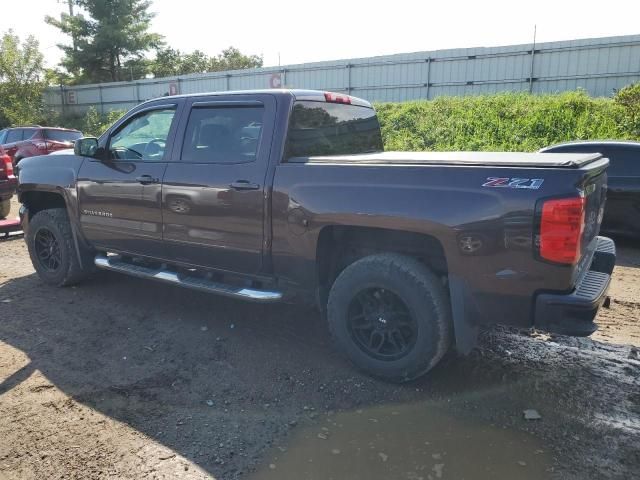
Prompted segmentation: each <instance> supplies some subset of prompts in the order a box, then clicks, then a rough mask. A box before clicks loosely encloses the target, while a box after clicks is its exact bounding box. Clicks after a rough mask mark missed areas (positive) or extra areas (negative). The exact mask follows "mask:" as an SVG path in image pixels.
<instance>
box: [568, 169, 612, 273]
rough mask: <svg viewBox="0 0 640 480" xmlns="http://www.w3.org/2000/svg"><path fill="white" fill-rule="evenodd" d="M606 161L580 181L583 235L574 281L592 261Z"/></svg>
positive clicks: (602, 203) (604, 189)
mask: <svg viewBox="0 0 640 480" xmlns="http://www.w3.org/2000/svg"><path fill="white" fill-rule="evenodd" d="M608 165H609V162H608V160H606V164H605V165H604V166H603V165H602V164H598V165H596V166H594V168H591V169H586V171H585V175H584V177H583V179H582V186H581V188H580V190H582V192H583V194H584V196H585V200H586V203H585V214H584V233H583V236H582V243H581V249H580V250H581V251H582V252H583V253H582V259H581V260H580V262H579V264H578V268H577V269H576V277H575V280H576V281H577V279H578V278H579V277H580V276H581V274H583V273H585V272H586V271H587V270H588V269H589V267H590V265H591V260H592V259H593V254H594V252H595V250H596V246H597V245H596V244H597V238H596V237H597V236H598V234H599V233H600V224H601V223H602V217H603V214H604V206H605V202H606V198H607V172H606V167H607V166H608Z"/></svg>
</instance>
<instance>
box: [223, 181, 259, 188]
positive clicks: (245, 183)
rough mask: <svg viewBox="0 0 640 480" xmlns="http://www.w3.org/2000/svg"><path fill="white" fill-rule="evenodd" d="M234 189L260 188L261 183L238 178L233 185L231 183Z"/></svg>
mask: <svg viewBox="0 0 640 480" xmlns="http://www.w3.org/2000/svg"><path fill="white" fill-rule="evenodd" d="M229 186H230V187H231V188H233V189H234V190H258V189H260V185H258V184H257V183H251V182H250V181H248V180H236V181H235V182H233V183H232V184H231V185H229Z"/></svg>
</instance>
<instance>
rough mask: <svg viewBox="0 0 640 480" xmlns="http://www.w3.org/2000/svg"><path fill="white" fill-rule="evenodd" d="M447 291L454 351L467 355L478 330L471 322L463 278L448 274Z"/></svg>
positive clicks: (474, 341) (475, 340) (466, 290)
mask: <svg viewBox="0 0 640 480" xmlns="http://www.w3.org/2000/svg"><path fill="white" fill-rule="evenodd" d="M449 292H450V295H451V314H452V316H453V330H454V333H455V338H456V351H457V352H458V353H460V354H461V355H467V354H468V353H470V352H471V350H473V348H474V347H475V346H476V344H477V342H478V332H479V327H478V325H477V324H475V323H473V313H472V308H471V302H470V298H469V295H468V288H467V285H466V283H465V282H464V280H462V279H461V278H459V277H457V276H455V275H449Z"/></svg>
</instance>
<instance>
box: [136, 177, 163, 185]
mask: <svg viewBox="0 0 640 480" xmlns="http://www.w3.org/2000/svg"><path fill="white" fill-rule="evenodd" d="M136 182H139V183H141V184H142V185H149V184H151V183H159V180H158V179H157V178H153V177H152V176H151V175H140V176H139V177H136Z"/></svg>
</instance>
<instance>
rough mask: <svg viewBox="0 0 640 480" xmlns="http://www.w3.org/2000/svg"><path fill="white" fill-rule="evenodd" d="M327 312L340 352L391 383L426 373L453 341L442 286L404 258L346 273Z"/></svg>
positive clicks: (370, 261)
mask: <svg viewBox="0 0 640 480" xmlns="http://www.w3.org/2000/svg"><path fill="white" fill-rule="evenodd" d="M327 313H328V320H329V327H330V330H331V333H332V335H333V337H334V339H335V341H336V343H337V345H338V347H339V348H340V349H341V350H342V351H343V352H345V353H346V355H347V356H348V357H349V359H350V360H351V361H352V362H353V363H354V364H355V365H356V366H357V367H359V368H360V369H362V370H364V371H365V372H367V373H369V374H371V375H373V376H376V377H380V378H382V379H385V380H388V381H394V382H405V381H409V380H413V379H415V378H418V377H419V376H421V375H423V374H425V373H427V372H428V371H429V370H430V369H431V368H433V367H434V366H435V365H436V364H437V363H438V361H439V360H440V359H441V358H442V356H443V355H444V354H445V353H446V351H447V349H448V348H449V345H450V342H451V330H452V327H451V311H450V305H449V299H448V296H447V294H446V291H445V289H444V287H443V285H442V283H441V281H440V280H439V278H438V277H437V276H436V275H434V274H433V272H431V271H430V270H429V269H428V268H427V267H426V266H424V265H423V264H421V263H420V262H418V261H417V260H415V259H414V258H411V257H406V256H403V255H398V254H378V255H371V256H369V257H365V258H363V259H360V260H358V261H356V262H354V263H353V264H351V265H349V266H348V267H347V268H345V269H344V270H343V272H342V273H341V274H340V275H339V276H338V278H337V279H336V281H335V282H334V284H333V286H332V287H331V292H330V293H329V303H328V308H327Z"/></svg>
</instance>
